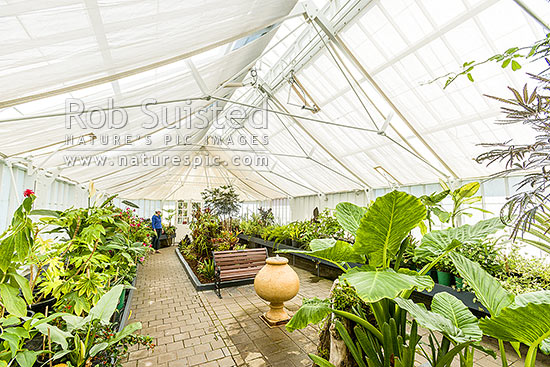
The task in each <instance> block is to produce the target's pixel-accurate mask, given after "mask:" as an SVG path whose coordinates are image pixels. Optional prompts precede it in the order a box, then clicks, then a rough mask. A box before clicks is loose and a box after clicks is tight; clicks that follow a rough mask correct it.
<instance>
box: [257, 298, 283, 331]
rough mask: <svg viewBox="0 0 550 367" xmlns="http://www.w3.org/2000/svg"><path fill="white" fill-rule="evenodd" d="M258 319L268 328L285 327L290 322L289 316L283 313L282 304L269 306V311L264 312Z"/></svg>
mask: <svg viewBox="0 0 550 367" xmlns="http://www.w3.org/2000/svg"><path fill="white" fill-rule="evenodd" d="M260 318H261V319H262V320H263V321H264V322H265V323H266V324H267V325H268V326H270V327H275V326H281V325H285V324H286V323H287V322H289V321H290V316H289V315H288V313H286V311H285V307H284V304H283V303H273V302H271V303H270V304H269V311H267V312H265V313H264V314H263V315H261V316H260Z"/></svg>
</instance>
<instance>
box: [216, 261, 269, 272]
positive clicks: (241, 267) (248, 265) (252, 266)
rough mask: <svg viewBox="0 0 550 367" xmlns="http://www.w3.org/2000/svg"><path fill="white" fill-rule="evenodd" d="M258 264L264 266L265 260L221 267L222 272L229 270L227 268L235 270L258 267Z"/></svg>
mask: <svg viewBox="0 0 550 367" xmlns="http://www.w3.org/2000/svg"><path fill="white" fill-rule="evenodd" d="M258 266H260V267H262V266H264V263H263V262H255V263H248V264H231V265H225V266H224V267H220V272H223V271H227V270H234V269H249V268H256V267H258Z"/></svg>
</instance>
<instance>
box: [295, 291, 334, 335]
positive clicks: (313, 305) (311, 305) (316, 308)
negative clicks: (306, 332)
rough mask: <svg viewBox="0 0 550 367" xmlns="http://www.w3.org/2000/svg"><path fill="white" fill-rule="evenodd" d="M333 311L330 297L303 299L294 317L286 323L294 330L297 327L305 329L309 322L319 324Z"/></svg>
mask: <svg viewBox="0 0 550 367" xmlns="http://www.w3.org/2000/svg"><path fill="white" fill-rule="evenodd" d="M331 312H332V309H331V307H330V300H328V299H319V298H311V299H303V300H302V307H300V309H299V310H298V311H296V313H295V314H294V316H293V317H292V319H290V321H289V322H288V324H286V329H287V330H288V331H290V332H292V331H294V330H296V329H303V328H305V327H306V326H308V325H309V324H318V323H320V322H321V321H323V320H324V319H325V317H327V316H328V315H329V314H330V313H331Z"/></svg>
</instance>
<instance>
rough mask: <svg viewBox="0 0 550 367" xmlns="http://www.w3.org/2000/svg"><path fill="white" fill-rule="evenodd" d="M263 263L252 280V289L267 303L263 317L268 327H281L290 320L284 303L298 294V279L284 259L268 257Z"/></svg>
mask: <svg viewBox="0 0 550 367" xmlns="http://www.w3.org/2000/svg"><path fill="white" fill-rule="evenodd" d="M265 263H266V264H265V265H264V267H263V268H262V269H261V270H260V271H259V272H258V274H256V278H254V289H255V290H256V293H257V294H258V296H260V297H261V298H262V299H264V300H266V301H268V302H269V311H267V312H266V313H265V314H264V315H263V317H264V318H265V320H266V321H267V322H268V323H269V324H270V325H281V324H283V323H285V322H287V321H288V320H290V316H288V314H287V313H286V311H285V309H284V302H286V301H289V300H291V299H292V298H294V297H295V296H296V294H298V290H299V289H300V279H299V278H298V274H296V272H295V271H294V270H293V269H292V268H291V267H290V266H289V265H288V259H286V258H284V257H280V256H275V257H268V258H267V259H266V260H265Z"/></svg>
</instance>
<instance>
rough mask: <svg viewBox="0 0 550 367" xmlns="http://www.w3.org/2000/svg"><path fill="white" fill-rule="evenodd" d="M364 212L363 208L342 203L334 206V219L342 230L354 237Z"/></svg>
mask: <svg viewBox="0 0 550 367" xmlns="http://www.w3.org/2000/svg"><path fill="white" fill-rule="evenodd" d="M366 212H367V209H365V208H363V207H360V206H357V205H355V204H352V203H346V202H344V203H339V204H338V205H336V213H335V217H336V220H338V223H339V224H340V226H342V228H344V229H345V230H346V231H348V232H349V233H351V234H353V235H354V236H355V235H356V233H357V229H359V225H360V224H361V218H363V216H364V215H365V213H366Z"/></svg>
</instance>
